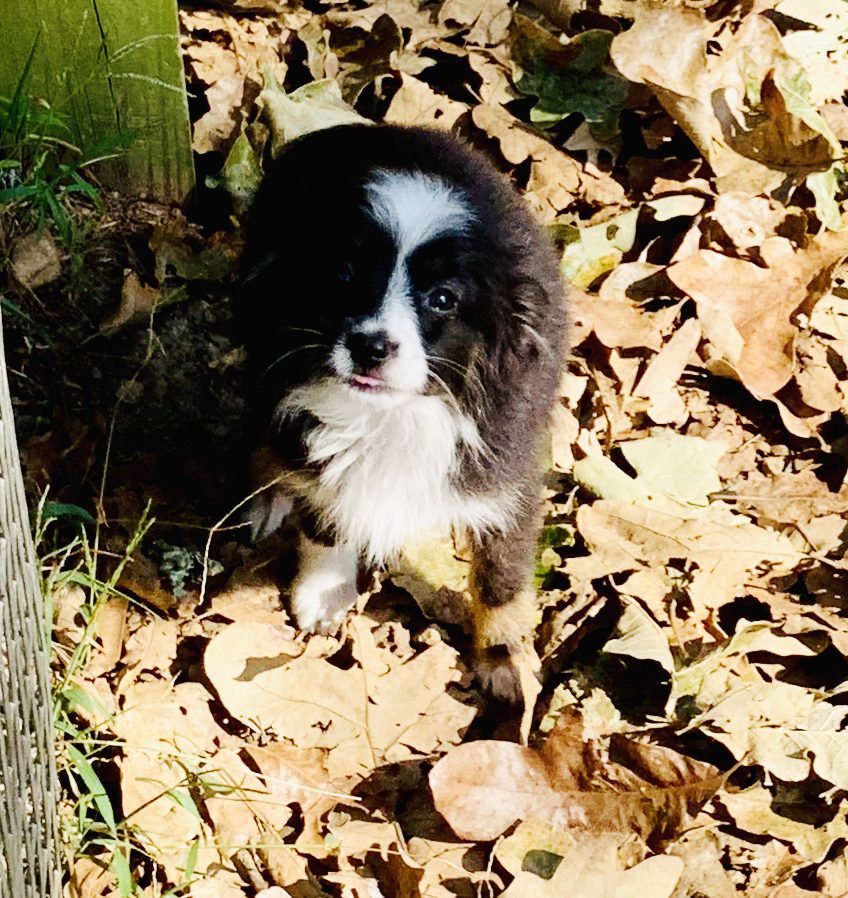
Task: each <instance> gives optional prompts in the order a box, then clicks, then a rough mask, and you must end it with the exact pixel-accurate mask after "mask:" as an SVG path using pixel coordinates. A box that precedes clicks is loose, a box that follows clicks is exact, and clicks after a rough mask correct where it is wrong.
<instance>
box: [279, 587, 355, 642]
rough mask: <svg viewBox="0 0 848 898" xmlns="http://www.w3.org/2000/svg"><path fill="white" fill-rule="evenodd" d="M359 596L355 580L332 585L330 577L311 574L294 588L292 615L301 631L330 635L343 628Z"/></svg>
mask: <svg viewBox="0 0 848 898" xmlns="http://www.w3.org/2000/svg"><path fill="white" fill-rule="evenodd" d="M356 598H357V591H356V584H355V583H352V582H344V583H337V584H335V585H333V586H328V584H327V582H326V578H324V577H318V576H308V575H307V576H305V577H299V578H298V579H297V580H296V581H295V583H294V585H293V587H292V598H291V608H292V614H293V615H294V618H295V621H297V625H298V627H299V628H300V629H301V630H307V631H308V632H310V633H322V634H324V635H325V636H330V635H332V634H333V633H335V632H337V631H338V629H339V628H340V627H341V625H342V621H344V619H345V617H346V615H347V613H348V611H350V609H351V608H352V607H353V606H354V604H355V603H356Z"/></svg>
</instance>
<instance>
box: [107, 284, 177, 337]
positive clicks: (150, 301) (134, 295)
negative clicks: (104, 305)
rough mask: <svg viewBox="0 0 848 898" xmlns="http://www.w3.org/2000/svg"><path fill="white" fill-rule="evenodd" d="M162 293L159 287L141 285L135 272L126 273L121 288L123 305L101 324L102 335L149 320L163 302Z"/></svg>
mask: <svg viewBox="0 0 848 898" xmlns="http://www.w3.org/2000/svg"><path fill="white" fill-rule="evenodd" d="M162 298H163V297H162V292H161V290H159V289H158V288H157V287H148V286H146V285H145V284H142V283H141V280H140V279H139V277H138V275H137V274H136V273H135V272H134V271H126V272H125V276H124V285H123V287H122V288H121V304H120V305H119V306H118V308H117V310H116V311H115V312H113V313H112V314H111V315H110V316H109V317H108V318H104V319H103V321H102V322H101V324H100V333H101V334H111V333H114V332H115V331H117V330H118V329H119V328H121V327H123V326H124V325H126V324H130V323H132V322H135V321H140V320H142V319H144V318H149V317H150V315H151V314H152V313H153V312H154V311H155V309H156V307H157V306H158V305H159V303H160V302H161V301H162Z"/></svg>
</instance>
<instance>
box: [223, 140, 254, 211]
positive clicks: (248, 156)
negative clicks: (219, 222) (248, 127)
mask: <svg viewBox="0 0 848 898" xmlns="http://www.w3.org/2000/svg"><path fill="white" fill-rule="evenodd" d="M221 179H222V180H223V182H224V187H225V188H226V189H227V193H229V195H230V196H231V197H232V198H233V205H234V206H235V209H236V212H239V213H241V212H243V211H244V210H245V209H246V208H247V207H248V206H249V205H250V201H251V199H253V194H254V193H256V188H257V187H259V182H260V181H261V180H262V167H261V166H260V165H259V160H258V159H257V158H256V151H255V150H254V149H253V145H252V144H251V142H250V140H248V137H247V134H245V132H244V131H243V130H242V132H241V134H239V136H238V137H237V138H236V141H235V143H234V144H233V145H232V148H231V149H230V152H229V153H228V154H227V160H226V162H225V163H224V167H223V168H222V169H221Z"/></svg>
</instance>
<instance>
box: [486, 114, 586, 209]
mask: <svg viewBox="0 0 848 898" xmlns="http://www.w3.org/2000/svg"><path fill="white" fill-rule="evenodd" d="M471 118H472V119H473V121H474V124H475V125H476V126H477V127H478V128H480V129H481V130H482V131H485V133H486V134H488V135H489V136H490V137H494V138H495V139H496V140H497V141H498V142H499V144H500V147H501V152H502V153H503V155H504V158H505V159H506V160H507V162H511V163H512V164H513V165H517V164H518V163H521V162H524V161H525V160H526V159H530V160H531V164H530V183H529V184H528V199H529V200H530V202H531V204H532V205H533V206H534V208H535V209H536V211H537V212H538V213H539V215H540V216H541V218H542V220H543V221H551V220H553V218H554V217H556V215H557V214H559V213H560V212H561V211H562V210H563V209H565V208H567V207H568V206H569V205H571V203H572V202H573V201H574V198H575V196H576V195H577V194H578V193H579V192H580V180H581V174H582V172H581V168H580V165H579V163H578V162H576V161H575V160H574V159H572V158H571V157H570V156H566V155H565V154H564V153H561V152H559V150H557V149H556V148H555V147H553V146H551V144H549V143H548V142H547V141H546V140H544V139H543V138H541V137H538V136H537V135H536V134H534V133H533V132H532V131H531V130H530V129H529V128H528V127H527V126H526V125H524V124H523V123H522V122H520V121H519V120H518V119H517V118H514V117H513V116H512V115H510V114H509V113H508V112H507V111H506V110H505V109H503V108H501V107H500V106H491V105H480V106H475V107H474V109H473V110H472V111H471Z"/></svg>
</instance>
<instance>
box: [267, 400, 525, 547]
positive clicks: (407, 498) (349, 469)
mask: <svg viewBox="0 0 848 898" xmlns="http://www.w3.org/2000/svg"><path fill="white" fill-rule="evenodd" d="M297 410H306V411H308V412H309V413H310V414H312V415H313V416H314V417H315V418H317V419H318V422H319V423H318V425H317V426H316V427H314V428H313V429H312V430H311V431H310V432H309V433H308V435H307V437H306V445H307V449H308V457H309V460H310V462H312V463H314V464H315V465H316V466H317V467H318V468H319V471H320V473H319V475H318V478H317V482H314V483H313V486H312V489H311V494H310V496H309V498H310V500H311V503H312V504H313V506H314V507H315V508H316V510H317V511H318V513H319V517H320V518H321V519H322V521H323V522H325V523H327V524H330V525H332V526H333V527H334V529H335V531H336V533H337V534H338V536H339V539H340V540H341V541H342V542H344V543H347V544H349V545H350V546H351V547H353V548H355V549H356V550H357V551H358V552H361V553H362V554H363V555H364V556H365V557H366V559H367V560H368V561H370V562H372V563H374V562H381V561H384V560H386V559H388V558H390V557H391V556H393V555H395V554H396V553H397V552H398V551H399V550H400V549H401V548H402V547H403V546H404V545H405V544H407V543H409V542H410V541H412V540H415V539H419V538H421V537H423V536H426V535H427V534H428V533H431V532H435V531H438V530H444V529H446V528H447V527H450V526H464V527H470V528H472V529H473V530H476V531H478V532H479V531H481V530H484V529H487V528H489V527H495V528H497V527H502V526H504V524H505V523H506V521H507V520H508V519H509V517H510V505H511V503H510V502H509V501H508V499H507V495H506V494H505V493H500V494H498V495H497V496H491V497H474V498H472V497H468V496H464V495H462V494H461V493H460V492H459V491H457V489H456V488H455V487H454V485H453V476H454V475H455V473H456V469H457V465H458V459H459V452H460V449H461V448H462V446H463V444H465V445H466V446H468V447H470V448H472V449H474V450H479V449H480V445H479V444H480V437H479V434H478V432H477V429H476V427H475V426H474V423H473V422H472V421H471V420H470V419H469V418H468V417H467V416H464V415H462V414H460V413H459V412H458V411H457V410H455V409H454V408H453V407H451V406H450V405H449V404H448V403H447V402H445V401H444V400H443V399H441V398H440V397H438V396H415V397H407V398H405V399H404V400H403V401H399V402H391V401H386V400H385V398H384V397H372V396H361V395H358V394H357V392H356V391H355V390H352V389H351V388H350V387H347V386H345V385H343V384H339V383H337V382H325V383H323V384H316V385H312V386H309V387H305V388H302V389H300V390H296V391H294V392H293V393H292V394H291V395H290V396H289V397H288V399H287V400H286V401H285V403H284V407H283V408H282V409H281V411H282V412H283V413H285V412H292V411H297Z"/></svg>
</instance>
